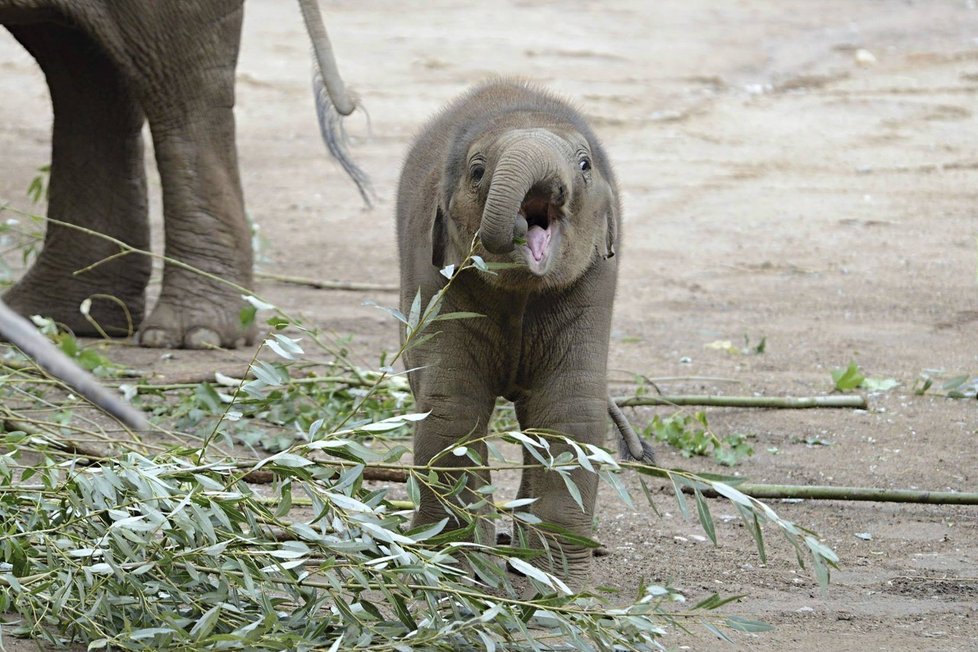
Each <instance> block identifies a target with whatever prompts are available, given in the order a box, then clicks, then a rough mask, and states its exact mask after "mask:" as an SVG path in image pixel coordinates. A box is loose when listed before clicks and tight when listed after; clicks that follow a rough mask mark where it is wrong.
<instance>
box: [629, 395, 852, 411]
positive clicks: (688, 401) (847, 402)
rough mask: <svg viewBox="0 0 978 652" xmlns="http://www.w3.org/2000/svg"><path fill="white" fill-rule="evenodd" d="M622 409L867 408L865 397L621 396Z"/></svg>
mask: <svg viewBox="0 0 978 652" xmlns="http://www.w3.org/2000/svg"><path fill="white" fill-rule="evenodd" d="M614 400H615V403H617V404H618V406H619V407H637V406H640V405H672V406H702V407H750V408H780V409H788V410H802V409H807V408H861V409H863V410H865V409H866V407H867V403H866V398H865V397H864V396H856V395H853V396H696V395H689V396H620V397H617V398H615V399H614Z"/></svg>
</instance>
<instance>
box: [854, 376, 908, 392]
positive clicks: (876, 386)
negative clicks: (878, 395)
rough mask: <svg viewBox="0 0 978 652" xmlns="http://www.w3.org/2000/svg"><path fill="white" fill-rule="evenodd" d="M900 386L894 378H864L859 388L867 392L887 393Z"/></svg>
mask: <svg viewBox="0 0 978 652" xmlns="http://www.w3.org/2000/svg"><path fill="white" fill-rule="evenodd" d="M899 386H900V381H899V380H897V379H896V378H864V379H863V382H862V383H861V384H860V387H862V388H863V389H865V390H866V391H868V392H888V391H890V390H891V389H893V388H895V387H899Z"/></svg>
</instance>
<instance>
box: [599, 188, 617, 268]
mask: <svg viewBox="0 0 978 652" xmlns="http://www.w3.org/2000/svg"><path fill="white" fill-rule="evenodd" d="M603 203H604V206H603V207H602V212H603V213H604V219H605V220H606V224H605V232H604V234H605V242H604V254H603V255H604V258H605V260H607V259H609V258H614V257H615V245H616V244H618V200H617V198H616V197H615V193H614V191H613V190H612V188H611V186H610V185H607V184H606V185H605V197H604V202H603Z"/></svg>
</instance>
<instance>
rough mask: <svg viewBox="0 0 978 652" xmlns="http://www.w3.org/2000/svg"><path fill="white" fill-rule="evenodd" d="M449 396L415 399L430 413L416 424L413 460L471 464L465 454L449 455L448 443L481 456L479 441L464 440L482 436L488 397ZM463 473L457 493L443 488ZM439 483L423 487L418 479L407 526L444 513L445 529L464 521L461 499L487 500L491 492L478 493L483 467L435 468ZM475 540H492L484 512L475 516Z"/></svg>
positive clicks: (441, 464)
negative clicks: (416, 496)
mask: <svg viewBox="0 0 978 652" xmlns="http://www.w3.org/2000/svg"><path fill="white" fill-rule="evenodd" d="M452 399H453V400H449V399H448V398H442V399H441V400H435V401H424V400H422V401H419V404H420V405H424V406H425V409H426V410H430V411H431V413H430V414H429V415H428V417H427V418H426V419H424V420H423V421H421V422H419V423H418V424H417V428H416V430H415V433H414V462H415V464H417V465H426V464H429V463H431V465H432V467H435V468H440V469H444V468H446V467H449V468H450V467H466V466H474V463H473V462H472V460H471V459H470V458H469V456H468V455H454V454H453V453H452V449H453V448H455V447H457V446H461V445H465V446H468V447H469V448H471V449H473V450H474V451H475V452H476V453H477V454H478V456H479V457H478V459H481V460H483V461H485V460H486V459H487V454H488V451H487V448H486V444H485V441H479V442H475V443H466V442H467V441H469V440H472V439H479V438H480V437H484V436H485V434H486V432H487V423H488V421H489V417H490V415H491V414H492V407H493V402H492V401H491V400H483V401H472V400H471V397H464V396H455V397H452ZM463 474H468V478H467V480H466V486H465V488H464V489H462V491H461V493H459V494H458V495H457V496H454V497H451V496H448V495H447V494H448V493H449V492H450V490H451V488H452V487H454V486H455V485H456V483H457V482H458V481H459V480H460V479H461V478H462V476H463ZM438 476H439V480H440V485H441V486H440V487H435V488H432V487H429V486H427V485H425V484H424V483H420V485H421V486H420V487H419V493H420V504H419V505H418V511H417V513H416V514H415V516H414V522H413V523H412V527H415V526H419V525H427V524H431V523H437V522H438V521H440V520H442V519H444V518H446V517H447V518H448V524H447V525H446V526H445V529H446V530H451V529H457V528H460V527H464V526H465V515H464V512H465V511H466V507H465V506H466V505H472V504H475V503H477V502H479V501H480V500H483V499H484V500H486V501H491V500H492V496H491V495H484V494H482V493H479V492H478V489H480V488H482V487H484V486H486V485H487V484H489V481H490V478H489V472H488V471H486V470H482V471H477V472H476V471H461V470H460V471H457V472H456V471H451V470H441V471H438ZM487 511H488V509H487V508H483V509H480V510H476V511H475V514H476V515H477V516H478V515H480V514H484V513H486V512H487ZM473 538H474V540H475V541H476V542H477V543H482V544H486V545H492V544H493V543H495V524H494V523H493V522H492V521H490V520H487V519H485V518H480V519H479V522H478V524H477V527H476V531H475V536H474V537H473Z"/></svg>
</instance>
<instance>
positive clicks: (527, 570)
mask: <svg viewBox="0 0 978 652" xmlns="http://www.w3.org/2000/svg"><path fill="white" fill-rule="evenodd" d="M506 561H507V562H508V563H509V565H510V566H512V567H513V568H514V569H515V570H516V571H517V572H519V573H522V574H523V575H526V576H527V577H529V578H530V579H533V580H536V581H537V582H540V584H543V585H544V586H549V587H550V588H554V584H553V581H552V580H551V579H550V576H549V575H547V574H546V573H545V572H543V571H542V570H540V569H539V568H537V567H536V566H534V565H533V564H531V563H529V562H525V561H523V560H522V559H519V558H518V557H507V558H506Z"/></svg>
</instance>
